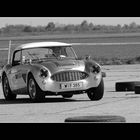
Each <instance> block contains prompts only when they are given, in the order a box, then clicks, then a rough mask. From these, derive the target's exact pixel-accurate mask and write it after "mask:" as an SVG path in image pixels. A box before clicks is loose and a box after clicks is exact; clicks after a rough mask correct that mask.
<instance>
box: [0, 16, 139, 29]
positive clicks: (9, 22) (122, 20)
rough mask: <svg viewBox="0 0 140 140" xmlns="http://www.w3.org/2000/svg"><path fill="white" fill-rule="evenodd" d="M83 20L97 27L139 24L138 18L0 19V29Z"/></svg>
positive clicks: (70, 22) (76, 22) (72, 22)
mask: <svg viewBox="0 0 140 140" xmlns="http://www.w3.org/2000/svg"><path fill="white" fill-rule="evenodd" d="M83 20H87V21H88V22H92V23H93V24H95V25H97V24H100V25H117V24H120V25H124V24H130V23H132V22H135V23H136V24H140V17H0V28H1V27H4V26H5V25H17V24H26V25H31V26H39V25H41V26H44V25H47V24H48V23H49V22H54V23H57V24H80V23H81V22H82V21H83Z"/></svg>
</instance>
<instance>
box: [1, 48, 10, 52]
mask: <svg viewBox="0 0 140 140" xmlns="http://www.w3.org/2000/svg"><path fill="white" fill-rule="evenodd" d="M0 51H8V48H0Z"/></svg>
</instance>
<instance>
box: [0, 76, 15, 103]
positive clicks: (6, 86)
mask: <svg viewBox="0 0 140 140" xmlns="http://www.w3.org/2000/svg"><path fill="white" fill-rule="evenodd" d="M2 87H3V94H4V97H5V99H6V100H8V101H9V100H15V99H16V96H17V95H16V94H13V93H12V91H11V89H10V86H9V81H8V78H7V76H6V75H4V76H3V79H2Z"/></svg>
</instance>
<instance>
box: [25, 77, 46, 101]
mask: <svg viewBox="0 0 140 140" xmlns="http://www.w3.org/2000/svg"><path fill="white" fill-rule="evenodd" d="M27 91H28V94H29V97H30V99H31V100H32V101H33V102H36V101H43V100H44V99H45V95H44V93H43V92H42V91H41V89H40V87H39V86H38V84H37V83H36V81H35V79H34V77H33V76H32V75H29V78H28V84H27Z"/></svg>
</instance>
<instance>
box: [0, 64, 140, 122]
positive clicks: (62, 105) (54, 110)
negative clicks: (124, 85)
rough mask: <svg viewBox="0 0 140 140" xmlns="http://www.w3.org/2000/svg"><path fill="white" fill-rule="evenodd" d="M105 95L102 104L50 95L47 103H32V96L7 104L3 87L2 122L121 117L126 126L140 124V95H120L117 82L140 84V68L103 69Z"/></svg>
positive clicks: (0, 94)
mask: <svg viewBox="0 0 140 140" xmlns="http://www.w3.org/2000/svg"><path fill="white" fill-rule="evenodd" d="M103 71H105V72H106V74H107V77H106V78H104V83H105V93H104V97H103V99H101V100H100V101H90V100H89V98H88V97H87V94H80V95H74V96H73V97H72V98H71V99H63V98H62V97H61V96H46V99H45V101H43V102H39V103H32V102H31V101H30V100H29V97H28V96H21V95H19V96H17V100H15V101H5V100H4V97H3V92H2V89H1V85H0V123H13V122H14V123H18V122H20V123H24V122H26V123H28V122H29V123H64V120H65V119H66V118H68V117H75V116H104V115H119V116H122V117H124V118H125V119H126V123H140V107H139V106H140V94H135V93H134V91H131V92H116V91H115V82H122V81H140V65H118V66H117V65H114V66H103Z"/></svg>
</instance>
